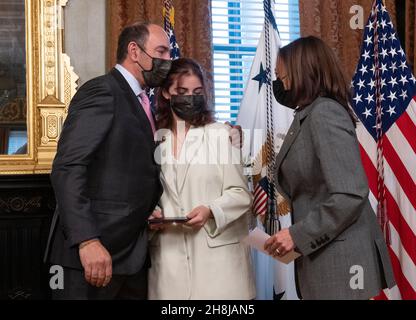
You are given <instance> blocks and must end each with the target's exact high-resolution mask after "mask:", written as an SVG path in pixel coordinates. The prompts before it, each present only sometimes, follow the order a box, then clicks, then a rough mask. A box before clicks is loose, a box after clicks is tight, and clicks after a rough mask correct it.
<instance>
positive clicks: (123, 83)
mask: <svg viewBox="0 0 416 320" xmlns="http://www.w3.org/2000/svg"><path fill="white" fill-rule="evenodd" d="M110 74H111V75H112V76H113V77H114V78H115V79H116V81H117V82H118V84H119V85H120V87H121V89H122V90H123V91H124V92H125V94H126V97H127V99H128V100H129V102H130V103H129V105H130V109H131V110H132V112H133V114H134V116H135V117H137V118H138V119H139V120H140V122H141V123H142V124H144V126H145V131H146V133H148V134H149V135H151V137H152V140H154V138H153V131H152V127H151V125H150V122H149V119H148V118H147V115H146V112H145V111H144V109H143V106H142V105H141V103H140V101H139V99H138V98H137V97H136V95H135V94H134V92H133V90H132V89H131V87H130V85H129V83H128V82H127V80H126V79H124V77H123V75H122V74H121V73H120V72H119V71H118V70H117V69H116V68H113V69H112V70H111V71H110Z"/></svg>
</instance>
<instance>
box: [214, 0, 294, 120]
mask: <svg viewBox="0 0 416 320" xmlns="http://www.w3.org/2000/svg"><path fill="white" fill-rule="evenodd" d="M274 2H275V12H274V14H275V18H276V22H277V25H278V28H279V33H280V38H281V40H282V45H285V44H287V43H289V42H291V41H293V40H295V39H297V38H298V37H299V36H300V26H299V3H298V0H275V1H274ZM263 25H264V8H263V0H212V29H213V47H214V88H215V112H216V117H217V119H218V120H219V121H222V122H225V121H229V122H231V123H235V121H236V119H237V115H238V109H239V107H240V101H241V98H242V97H243V93H244V86H245V83H246V82H247V77H248V76H249V73H250V68H251V63H252V61H253V57H254V55H255V53H256V49H257V44H258V41H259V38H260V34H261V31H262V30H263Z"/></svg>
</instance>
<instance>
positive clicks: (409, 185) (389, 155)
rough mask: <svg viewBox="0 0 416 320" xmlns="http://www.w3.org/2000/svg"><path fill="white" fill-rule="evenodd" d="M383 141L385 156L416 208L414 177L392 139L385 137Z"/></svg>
mask: <svg viewBox="0 0 416 320" xmlns="http://www.w3.org/2000/svg"><path fill="white" fill-rule="evenodd" d="M383 141H384V155H385V158H386V160H387V162H388V163H389V165H390V167H391V169H392V170H393V172H394V173H395V176H396V178H397V180H398V182H399V183H400V185H401V186H402V189H403V191H404V192H405V193H406V195H407V197H408V199H409V201H410V203H411V204H412V205H413V208H415V209H416V197H415V196H414V195H415V194H416V184H415V183H414V182H413V179H412V177H411V176H410V174H409V172H408V171H407V169H406V167H405V166H404V165H403V163H402V162H401V161H400V158H399V157H398V156H397V153H396V151H395V150H394V148H393V146H392V145H391V143H390V140H389V139H384V140H383ZM415 163H416V162H415Z"/></svg>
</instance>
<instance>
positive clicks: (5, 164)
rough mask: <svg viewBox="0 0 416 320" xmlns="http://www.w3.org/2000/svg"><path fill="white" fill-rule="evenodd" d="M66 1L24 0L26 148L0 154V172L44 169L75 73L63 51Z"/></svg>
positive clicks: (46, 169)
mask: <svg viewBox="0 0 416 320" xmlns="http://www.w3.org/2000/svg"><path fill="white" fill-rule="evenodd" d="M67 2H68V0H25V17H26V20H25V21H26V22H25V23H26V85H27V133H28V153H27V154H25V155H2V156H0V174H36V173H49V172H50V170H51V166H52V161H53V158H54V157H55V153H56V147H57V141H58V137H59V135H60V133H61V130H62V125H63V122H64V120H65V117H66V114H67V110H68V105H69V102H70V101H71V98H72V97H73V95H74V94H75V92H76V89H77V80H78V76H77V75H76V74H75V72H74V69H73V67H72V66H71V63H70V58H69V57H68V55H66V54H65V52H64V45H63V43H64V7H65V6H66V4H67Z"/></svg>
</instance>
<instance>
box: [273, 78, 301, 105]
mask: <svg viewBox="0 0 416 320" xmlns="http://www.w3.org/2000/svg"><path fill="white" fill-rule="evenodd" d="M290 93H291V91H290V90H285V86H284V85H283V81H282V79H280V78H277V79H276V80H275V81H273V94H274V97H275V98H276V101H277V102H278V103H280V104H281V105H283V106H285V107H288V108H290V109H296V106H293V105H292V104H291V103H290Z"/></svg>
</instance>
